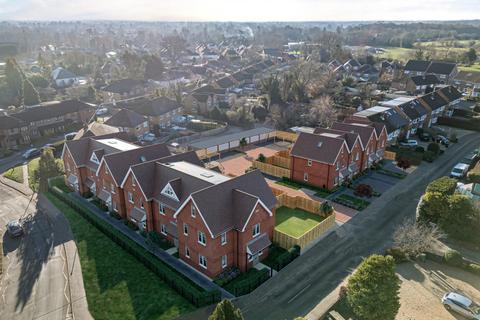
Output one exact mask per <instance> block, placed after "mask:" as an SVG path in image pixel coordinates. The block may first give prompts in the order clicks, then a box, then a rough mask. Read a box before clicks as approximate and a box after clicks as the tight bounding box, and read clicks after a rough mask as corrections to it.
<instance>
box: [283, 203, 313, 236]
mask: <svg viewBox="0 0 480 320" xmlns="http://www.w3.org/2000/svg"><path fill="white" fill-rule="evenodd" d="M322 220H323V218H322V217H320V216H319V215H316V214H313V213H310V212H307V211H303V210H300V209H290V208H287V207H280V208H278V209H277V212H276V214H275V229H276V230H278V231H281V232H283V233H286V234H288V235H290V236H292V237H295V238H298V237H300V236H302V235H303V234H304V233H305V232H307V231H308V230H310V229H312V228H313V227H315V226H316V225H317V224H319V223H320V222H321V221H322Z"/></svg>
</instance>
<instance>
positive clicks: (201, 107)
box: [184, 85, 229, 114]
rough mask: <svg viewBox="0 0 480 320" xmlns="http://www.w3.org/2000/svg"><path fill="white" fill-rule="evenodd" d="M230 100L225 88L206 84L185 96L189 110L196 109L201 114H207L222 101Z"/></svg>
mask: <svg viewBox="0 0 480 320" xmlns="http://www.w3.org/2000/svg"><path fill="white" fill-rule="evenodd" d="M228 101H229V95H228V94H227V91H226V90H225V89H221V88H215V87H214V86H212V85H205V86H202V87H199V88H197V89H195V90H193V91H192V92H190V94H189V95H188V96H187V97H185V99H184V104H185V107H187V108H188V109H189V110H196V111H197V112H198V113H200V114H205V113H207V112H209V111H211V110H212V109H213V108H215V107H216V106H218V104H219V103H220V102H228Z"/></svg>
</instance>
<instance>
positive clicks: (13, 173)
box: [3, 166, 23, 183]
mask: <svg viewBox="0 0 480 320" xmlns="http://www.w3.org/2000/svg"><path fill="white" fill-rule="evenodd" d="M3 176H4V177H5V178H7V179H10V180H13V181H16V182H18V183H23V169H22V166H18V167H13V168H11V169H8V170H7V171H5V173H4V174H3Z"/></svg>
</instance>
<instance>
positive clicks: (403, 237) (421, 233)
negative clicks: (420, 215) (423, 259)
mask: <svg viewBox="0 0 480 320" xmlns="http://www.w3.org/2000/svg"><path fill="white" fill-rule="evenodd" d="M443 237H444V234H443V233H442V232H441V231H440V230H439V229H438V228H437V226H435V225H428V224H418V223H415V221H412V220H405V221H404V222H403V223H402V224H401V225H400V226H399V227H398V228H397V230H395V233H394V234H393V240H394V242H395V246H396V247H398V248H399V249H401V250H402V251H403V252H405V253H406V254H409V255H417V254H419V253H422V252H425V251H427V250H428V249H430V248H431V247H432V246H433V244H434V243H435V242H436V241H437V240H439V239H441V238H443Z"/></svg>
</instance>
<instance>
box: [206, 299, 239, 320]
mask: <svg viewBox="0 0 480 320" xmlns="http://www.w3.org/2000/svg"><path fill="white" fill-rule="evenodd" d="M208 320H243V316H242V311H240V309H239V308H237V307H235V305H234V304H233V303H232V302H231V301H230V300H226V299H225V300H222V301H220V302H219V303H218V304H217V306H216V307H215V310H213V313H212V314H211V315H210V316H209V317H208Z"/></svg>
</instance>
